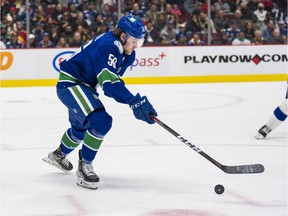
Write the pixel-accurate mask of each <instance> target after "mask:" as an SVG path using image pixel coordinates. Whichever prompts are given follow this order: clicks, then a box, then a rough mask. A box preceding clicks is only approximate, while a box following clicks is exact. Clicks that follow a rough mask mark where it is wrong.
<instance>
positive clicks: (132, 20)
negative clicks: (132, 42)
mask: <svg viewBox="0 0 288 216" xmlns="http://www.w3.org/2000/svg"><path fill="white" fill-rule="evenodd" d="M117 29H118V30H122V31H123V32H124V33H125V34H126V36H125V40H127V39H128V38H129V37H130V36H132V37H134V38H136V39H138V40H139V46H141V45H142V44H143V42H144V37H145V34H146V31H145V28H144V25H143V23H142V21H141V20H140V19H139V18H138V17H136V16H133V15H126V16H123V17H122V18H121V19H120V20H119V22H118V25H117Z"/></svg>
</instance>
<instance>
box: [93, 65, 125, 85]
mask: <svg viewBox="0 0 288 216" xmlns="http://www.w3.org/2000/svg"><path fill="white" fill-rule="evenodd" d="M97 79H98V83H99V85H100V86H101V88H102V87H103V84H104V83H105V82H111V83H114V82H117V81H120V79H119V77H118V76H117V75H116V74H114V73H112V72H111V71H109V70H108V69H107V68H104V69H103V70H102V71H101V72H100V73H99V74H98V76H97Z"/></svg>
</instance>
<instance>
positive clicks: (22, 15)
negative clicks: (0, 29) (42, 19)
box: [17, 4, 35, 22]
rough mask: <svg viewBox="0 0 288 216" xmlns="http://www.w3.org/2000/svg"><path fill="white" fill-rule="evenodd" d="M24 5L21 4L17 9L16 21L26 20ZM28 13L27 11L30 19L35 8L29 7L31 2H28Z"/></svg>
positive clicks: (33, 14)
mask: <svg viewBox="0 0 288 216" xmlns="http://www.w3.org/2000/svg"><path fill="white" fill-rule="evenodd" d="M26 10H27V9H26V5H22V6H21V7H20V9H19V11H18V15H17V20H18V21H23V22H26V15H27V14H26V12H27V11H26ZM28 13H29V18H30V20H31V19H33V17H34V16H35V10H34V8H32V7H31V4H29V6H28Z"/></svg>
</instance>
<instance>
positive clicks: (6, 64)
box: [0, 45, 288, 87]
mask: <svg viewBox="0 0 288 216" xmlns="http://www.w3.org/2000/svg"><path fill="white" fill-rule="evenodd" d="M76 50H77V49H72V48H68V49H15V50H1V52H0V59H1V65H0V66H1V68H0V69H1V86H2V87H5V86H11V85H12V86H13V83H14V85H16V86H17V85H19V83H21V82H22V83H24V82H26V83H27V85H50V84H49V83H51V82H50V81H52V83H54V82H56V80H57V78H58V71H59V64H60V62H61V61H63V60H64V59H65V58H67V57H69V56H71V55H72V54H74V53H75V51H76ZM287 52H288V51H287V46H286V45H267V46H197V47H195V46H185V47H161V46H160V47H143V48H139V49H137V50H136V59H135V61H134V63H133V64H132V65H131V66H130V67H128V68H127V70H126V73H125V76H124V77H125V79H127V80H128V82H129V83H139V82H140V83H141V81H142V82H144V83H165V82H172V81H173V82H175V83H177V82H194V81H195V82H197V80H198V81H199V78H201V79H200V81H201V80H202V81H203V82H205V80H206V82H207V81H208V82H209V81H211V82H217V81H219V80H220V81H228V82H229V80H230V81H233V77H234V78H235V77H237V78H236V79H235V80H239V81H249V79H252V80H251V81H255V80H256V81H261V80H264V81H266V80H285V79H287V62H288V55H287ZM219 77H220V78H221V79H219ZM241 78H242V79H241ZM139 79H141V80H139ZM169 80H170V81H169ZM17 83H18V84H17ZM29 83H30V84H29ZM45 83H47V84H45Z"/></svg>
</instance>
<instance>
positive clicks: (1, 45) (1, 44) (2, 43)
mask: <svg viewBox="0 0 288 216" xmlns="http://www.w3.org/2000/svg"><path fill="white" fill-rule="evenodd" d="M4 49H6V45H5V43H4V42H3V41H1V40H0V50H4Z"/></svg>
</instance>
